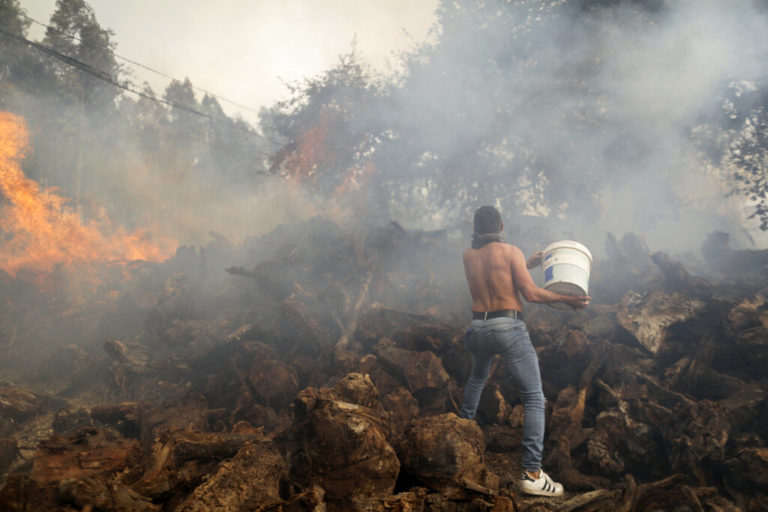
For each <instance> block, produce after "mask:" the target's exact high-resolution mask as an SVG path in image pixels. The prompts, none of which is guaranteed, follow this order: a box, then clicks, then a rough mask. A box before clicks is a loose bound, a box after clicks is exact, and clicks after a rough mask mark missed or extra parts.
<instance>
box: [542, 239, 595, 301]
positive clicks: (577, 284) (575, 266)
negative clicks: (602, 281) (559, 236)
mask: <svg viewBox="0 0 768 512" xmlns="http://www.w3.org/2000/svg"><path fill="white" fill-rule="evenodd" d="M542 268H543V269H544V288H545V289H547V290H550V291H553V292H555V293H561V294H563V295H587V294H588V293H589V273H590V271H591V270H592V253H590V252H589V249H587V248H586V247H584V246H583V245H581V244H580V243H578V242H573V241H571V240H561V241H560V242H554V243H551V244H549V245H548V246H547V248H546V249H544V254H543V264H542ZM550 306H552V307H553V308H555V309H562V310H566V311H567V310H570V309H572V308H571V306H568V305H567V304H563V303H562V302H557V303H553V304H550Z"/></svg>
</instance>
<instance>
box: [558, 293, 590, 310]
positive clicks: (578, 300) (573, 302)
mask: <svg viewBox="0 0 768 512" xmlns="http://www.w3.org/2000/svg"><path fill="white" fill-rule="evenodd" d="M566 297H567V300H564V301H563V302H565V303H566V304H568V305H569V306H571V307H572V308H573V309H584V308H585V307H587V306H589V301H590V300H592V297H590V296H589V295H567V296H566Z"/></svg>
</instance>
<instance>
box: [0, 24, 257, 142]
mask: <svg viewBox="0 0 768 512" xmlns="http://www.w3.org/2000/svg"><path fill="white" fill-rule="evenodd" d="M0 34H3V35H5V36H7V37H10V38H12V39H15V40H16V41H18V42H20V43H23V44H25V45H27V46H29V47H31V48H33V49H35V50H37V51H39V52H42V53H45V54H46V55H49V56H51V57H53V58H55V59H58V60H60V61H62V62H64V63H65V64H67V65H69V66H72V67H74V68H75V69H77V70H78V71H80V72H83V73H86V74H88V75H91V76H93V77H95V78H97V79H99V80H102V81H104V82H106V83H108V84H111V85H113V86H115V87H119V88H120V89H123V90H125V91H128V92H131V93H133V94H136V95H138V96H141V97H142V98H145V99H147V100H150V101H154V102H157V103H162V104H165V105H168V106H169V107H172V108H177V109H179V110H184V111H186V112H189V113H191V114H194V115H196V116H200V117H204V118H206V119H210V120H211V121H215V122H224V121H230V120H229V119H222V118H218V117H214V116H212V115H210V114H206V113H205V112H200V111H199V110H197V109H195V108H192V107H189V106H187V105H182V104H181V103H176V102H175V101H169V100H166V99H163V98H156V97H155V96H151V95H149V94H147V93H145V92H143V91H139V90H136V89H134V88H132V87H131V86H130V85H128V83H121V82H118V81H117V80H116V79H115V78H114V77H112V76H111V75H110V74H109V73H107V72H105V71H102V70H100V69H97V68H95V67H93V66H91V65H90V64H88V63H86V62H83V61H81V60H78V59H75V58H74V57H70V56H69V55H65V54H63V53H61V52H58V51H56V50H54V49H53V48H49V47H47V46H45V45H42V44H40V43H36V42H34V41H30V40H29V39H27V38H26V37H24V36H21V35H18V34H14V33H13V32H8V31H7V30H4V29H2V28H0ZM230 126H231V127H232V128H235V129H236V130H240V131H242V132H245V133H250V134H251V135H256V136H258V135H259V134H258V133H256V132H255V131H253V130H249V129H247V128H243V127H241V126H240V125H238V124H234V123H231V122H230Z"/></svg>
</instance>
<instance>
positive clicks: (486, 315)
mask: <svg viewBox="0 0 768 512" xmlns="http://www.w3.org/2000/svg"><path fill="white" fill-rule="evenodd" d="M486 320H488V312H487V311H486V312H485V316H484V317H483V322H485V321H486Z"/></svg>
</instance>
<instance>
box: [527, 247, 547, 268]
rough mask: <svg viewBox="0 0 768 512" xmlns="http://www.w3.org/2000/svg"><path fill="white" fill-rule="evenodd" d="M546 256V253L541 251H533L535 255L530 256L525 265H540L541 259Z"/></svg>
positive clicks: (531, 266) (529, 266)
mask: <svg viewBox="0 0 768 512" xmlns="http://www.w3.org/2000/svg"><path fill="white" fill-rule="evenodd" d="M543 256H544V253H543V252H541V251H536V252H535V253H533V256H531V257H530V258H528V261H526V262H525V267H526V268H528V269H532V268H536V267H538V266H539V265H541V259H542V257H543Z"/></svg>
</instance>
